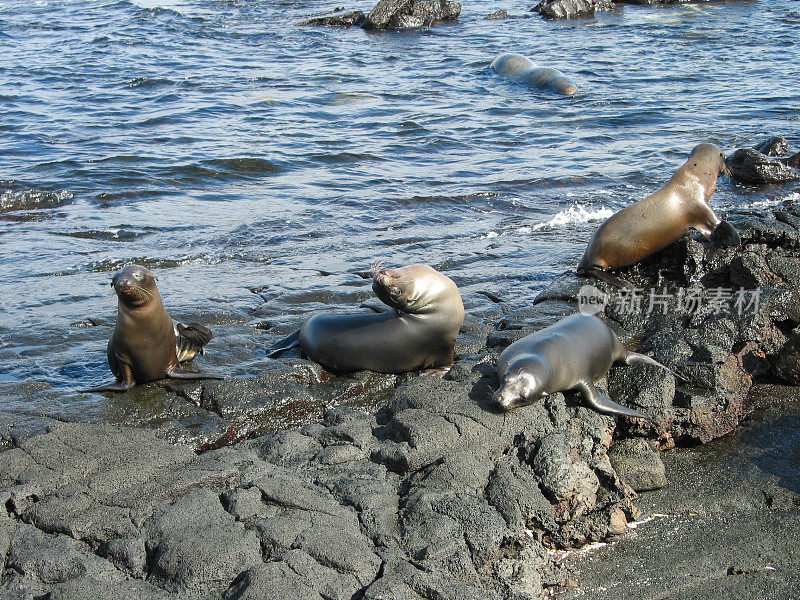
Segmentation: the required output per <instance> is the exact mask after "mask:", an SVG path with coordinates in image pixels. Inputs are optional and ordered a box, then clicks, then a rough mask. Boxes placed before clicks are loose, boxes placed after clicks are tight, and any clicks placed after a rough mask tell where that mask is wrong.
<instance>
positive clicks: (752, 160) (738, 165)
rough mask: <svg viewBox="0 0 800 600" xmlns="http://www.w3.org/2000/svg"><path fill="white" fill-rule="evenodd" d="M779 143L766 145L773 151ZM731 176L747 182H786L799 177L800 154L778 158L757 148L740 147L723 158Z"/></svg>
mask: <svg viewBox="0 0 800 600" xmlns="http://www.w3.org/2000/svg"><path fill="white" fill-rule="evenodd" d="M779 147H780V145H779V144H774V145H772V146H767V149H768V150H770V151H772V152H774V151H775V150H776V149H777V148H779ZM725 165H726V166H727V167H728V169H729V170H730V172H731V176H732V177H733V178H734V179H736V180H738V181H741V182H742V183H749V184H765V183H786V182H789V181H796V180H798V179H800V168H799V167H800V154H795V155H794V156H790V157H786V158H780V157H776V156H775V155H774V154H773V155H767V154H763V153H761V152H759V151H758V150H751V149H748V148H740V149H738V150H736V151H735V152H734V153H733V154H731V155H730V156H729V157H727V158H726V159H725Z"/></svg>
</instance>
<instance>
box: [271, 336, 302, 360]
mask: <svg viewBox="0 0 800 600" xmlns="http://www.w3.org/2000/svg"><path fill="white" fill-rule="evenodd" d="M299 345H300V330H299V329H298V330H297V331H295V332H294V333H293V334H292V335H289V336H286V337H285V338H283V339H282V340H281V341H279V342H275V343H274V344H273V345H272V346H270V347H269V348H268V349H267V358H276V357H278V356H280V355H281V354H283V353H284V352H286V351H287V350H291V349H292V348H296V347H297V346H299Z"/></svg>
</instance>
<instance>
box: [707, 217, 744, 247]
mask: <svg viewBox="0 0 800 600" xmlns="http://www.w3.org/2000/svg"><path fill="white" fill-rule="evenodd" d="M711 241H712V242H714V243H715V244H717V245H718V246H726V247H728V248H733V247H736V246H741V245H742V238H740V237H739V232H738V231H736V230H735V229H734V228H733V225H731V224H730V223H728V222H727V221H720V222H719V224H718V225H717V226H716V227H715V228H714V231H712V232H711Z"/></svg>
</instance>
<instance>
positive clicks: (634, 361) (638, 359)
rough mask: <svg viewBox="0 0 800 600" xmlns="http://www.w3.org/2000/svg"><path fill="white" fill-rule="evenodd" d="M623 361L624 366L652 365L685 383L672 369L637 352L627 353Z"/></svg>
mask: <svg viewBox="0 0 800 600" xmlns="http://www.w3.org/2000/svg"><path fill="white" fill-rule="evenodd" d="M624 360H625V364H626V365H629V366H630V365H652V366H654V367H661V368H662V369H664V370H665V371H667V372H668V373H671V374H672V375H674V376H675V377H676V378H677V379H680V380H681V381H686V379H685V378H684V377H681V376H680V375H678V374H677V373H676V372H675V371H673V370H672V369H670V368H669V367H667V366H666V365H662V364H661V363H660V362H658V361H657V360H655V359H653V358H650V357H649V356H646V355H644V354H639V353H638V352H631V351H630V350H629V351H628V353H627V354H626V355H625V359H624Z"/></svg>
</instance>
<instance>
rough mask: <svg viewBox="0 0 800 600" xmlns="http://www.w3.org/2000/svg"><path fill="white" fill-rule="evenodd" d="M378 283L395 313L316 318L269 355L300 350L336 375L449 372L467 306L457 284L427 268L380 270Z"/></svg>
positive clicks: (374, 285) (375, 285)
mask: <svg viewBox="0 0 800 600" xmlns="http://www.w3.org/2000/svg"><path fill="white" fill-rule="evenodd" d="M372 280H373V283H372V289H373V290H374V291H375V293H376V294H377V295H378V298H380V299H381V300H382V301H383V302H384V303H385V304H387V305H388V306H389V307H391V308H392V309H393V310H390V311H386V312H382V313H378V314H375V313H366V314H331V313H320V314H317V315H314V316H313V317H311V318H310V319H309V320H308V321H306V322H305V324H304V325H303V326H302V327H301V328H300V330H299V331H296V332H295V333H293V334H292V335H290V336H289V337H287V338H285V339H283V340H281V341H280V342H278V343H276V344H275V345H274V346H272V348H270V349H269V351H268V355H269V356H270V357H274V356H277V355H279V354H280V353H281V352H283V351H285V350H288V349H289V348H293V347H295V346H298V345H299V346H300V347H301V348H302V350H303V352H304V354H305V355H306V356H308V358H310V359H311V360H313V361H316V362H318V363H319V364H321V365H322V366H323V367H325V368H326V369H329V370H331V371H334V372H344V373H347V372H353V371H361V370H368V371H376V372H378V373H407V372H409V371H416V370H418V369H449V368H450V366H451V365H452V364H453V347H454V344H455V341H456V336H457V335H458V331H459V329H460V328H461V324H462V323H463V321H464V304H463V303H462V301H461V294H460V293H459V291H458V287H457V286H456V284H455V283H453V280H451V279H450V278H449V277H446V276H445V275H443V274H442V273H439V272H438V271H436V270H435V269H433V268H432V267H429V266H427V265H411V266H409V267H402V268H400V269H382V268H381V267H380V265H375V266H373V268H372Z"/></svg>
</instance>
